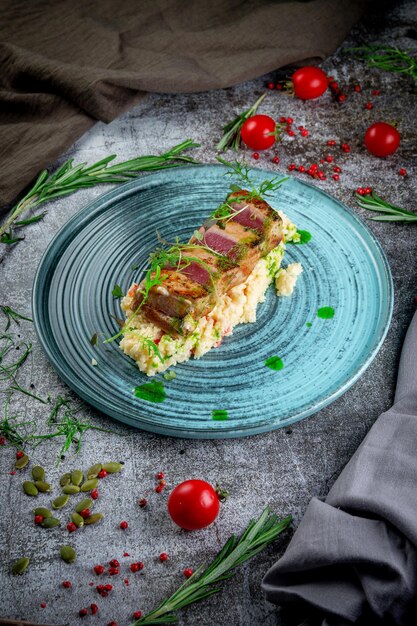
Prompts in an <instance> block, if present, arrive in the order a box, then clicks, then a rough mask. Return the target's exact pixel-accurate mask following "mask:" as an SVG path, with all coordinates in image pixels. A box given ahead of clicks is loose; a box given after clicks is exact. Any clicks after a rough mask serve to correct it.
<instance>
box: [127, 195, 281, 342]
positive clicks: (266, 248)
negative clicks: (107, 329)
mask: <svg viewBox="0 0 417 626" xmlns="http://www.w3.org/2000/svg"><path fill="white" fill-rule="evenodd" d="M222 206H223V208H224V207H226V211H223V212H222V217H219V218H218V219H215V218H214V219H211V220H209V221H208V222H207V223H205V224H204V225H203V226H201V227H200V228H199V230H198V231H197V232H195V233H194V235H193V237H192V238H191V239H190V241H189V243H188V244H186V245H185V246H181V244H179V245H178V246H174V247H173V249H174V250H177V249H178V254H177V259H178V260H177V259H176V266H175V267H172V266H168V265H166V266H164V267H161V270H162V271H161V277H160V278H161V280H162V282H161V284H159V285H155V286H154V287H152V288H151V289H150V291H149V294H148V298H147V299H146V302H144V303H143V304H142V300H143V295H142V293H141V290H142V287H143V283H141V284H140V285H139V286H138V287H137V288H136V293H135V295H134V299H133V302H132V305H131V308H132V310H136V309H137V308H138V307H139V306H140V305H141V304H142V306H141V312H143V314H144V315H145V316H146V317H147V318H148V319H149V320H150V321H152V322H154V323H155V324H157V325H158V326H159V327H160V328H161V329H162V330H164V331H166V332H169V333H170V334H173V335H176V334H182V335H184V334H187V332H190V330H189V329H192V324H190V323H189V321H190V319H194V320H198V319H199V318H200V317H202V316H203V315H207V313H209V312H210V311H211V310H212V309H213V308H214V307H215V306H216V303H217V302H218V301H219V299H221V298H222V296H223V295H224V294H225V293H226V292H227V290H228V289H230V288H231V287H234V286H236V285H238V284H240V283H242V282H244V281H245V279H246V278H247V276H249V274H250V273H251V272H252V270H253V269H254V267H255V265H256V264H257V262H258V261H259V259H260V258H262V257H264V256H266V255H267V254H268V253H269V252H270V251H271V250H273V248H275V247H276V246H277V245H278V244H279V243H280V241H281V240H282V220H281V217H280V216H279V214H278V213H277V212H276V211H274V210H273V209H272V207H270V206H269V204H268V203H267V202H265V201H264V200H261V199H260V198H254V197H253V196H252V195H251V194H250V192H248V191H246V190H243V189H242V190H239V191H236V192H234V193H232V194H230V195H229V196H228V197H227V199H226V203H225V204H224V205H222ZM190 316H191V318H190ZM187 320H188V323H187Z"/></svg>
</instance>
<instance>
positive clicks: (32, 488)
mask: <svg viewBox="0 0 417 626" xmlns="http://www.w3.org/2000/svg"><path fill="white" fill-rule="evenodd" d="M22 487H23V491H24V492H25V494H26V495H27V496H37V495H38V493H39V491H38V488H37V487H36V485H35V483H32V481H30V480H25V482H24V483H23V485H22Z"/></svg>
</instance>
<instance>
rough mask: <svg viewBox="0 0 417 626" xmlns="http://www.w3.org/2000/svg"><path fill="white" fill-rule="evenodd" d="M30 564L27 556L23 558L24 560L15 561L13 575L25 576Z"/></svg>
mask: <svg viewBox="0 0 417 626" xmlns="http://www.w3.org/2000/svg"><path fill="white" fill-rule="evenodd" d="M29 563H30V560H29V559H28V558H27V556H22V558H20V559H17V561H15V562H14V563H13V565H12V574H17V575H19V576H20V575H21V574H24V573H25V571H26V570H27V567H28V565H29Z"/></svg>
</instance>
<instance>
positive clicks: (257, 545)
mask: <svg viewBox="0 0 417 626" xmlns="http://www.w3.org/2000/svg"><path fill="white" fill-rule="evenodd" d="M290 522H291V517H286V518H284V519H282V520H279V519H278V518H277V516H276V515H275V514H273V513H271V512H270V510H269V509H268V508H266V509H264V511H263V512H262V513H261V515H260V517H259V518H258V519H257V520H251V521H250V523H249V525H248V526H247V528H246V530H245V531H244V532H243V533H242V535H241V536H240V537H239V538H238V537H235V536H234V535H233V536H232V537H230V539H228V541H226V543H225V545H224V546H223V548H222V549H221V550H220V552H219V553H218V554H217V556H216V557H215V558H214V559H213V561H212V562H211V563H210V564H209V565H208V566H207V567H206V568H205V569H204V567H203V566H201V567H199V568H198V569H197V570H196V571H195V572H194V574H193V575H192V576H190V578H188V579H187V580H186V581H185V582H184V583H183V584H182V585H181V586H180V587H179V588H178V589H177V590H176V591H174V593H173V594H172V595H171V596H170V597H169V598H167V599H165V600H163V601H162V602H161V604H160V605H159V606H158V607H157V608H156V609H154V610H153V611H151V612H150V613H147V614H146V615H144V616H143V617H141V618H140V619H139V620H137V621H136V622H135V623H134V626H142V625H143V626H145V625H146V626H151V625H154V624H174V623H176V622H177V617H176V616H175V613H176V611H178V610H180V609H182V608H184V607H186V606H189V605H190V604H193V603H194V602H199V601H201V600H204V599H206V598H209V597H210V596H212V595H214V594H216V593H218V592H219V591H220V587H219V586H218V584H219V583H221V582H223V581H224V580H228V579H229V578H231V577H232V576H233V575H234V573H235V569H236V567H238V566H239V565H241V564H242V563H245V561H247V560H248V559H251V558H252V557H253V556H255V554H258V552H260V551H261V550H264V549H265V548H266V547H267V546H268V545H269V544H270V543H272V542H273V541H275V540H276V539H277V537H278V535H280V533H282V531H283V530H285V529H286V528H287V527H288V525H289V524H290Z"/></svg>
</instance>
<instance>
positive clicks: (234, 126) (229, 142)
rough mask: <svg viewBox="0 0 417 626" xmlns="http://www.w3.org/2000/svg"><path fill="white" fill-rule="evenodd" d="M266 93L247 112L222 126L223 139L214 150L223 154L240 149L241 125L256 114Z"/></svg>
mask: <svg viewBox="0 0 417 626" xmlns="http://www.w3.org/2000/svg"><path fill="white" fill-rule="evenodd" d="M265 96H266V93H263V94H262V95H261V96H259V98H258V99H257V101H256V102H255V104H253V105H252V106H251V107H250V108H249V109H248V110H247V111H244V112H243V113H240V115H238V116H237V117H235V118H234V119H233V120H232V121H231V122H228V124H226V125H225V126H223V133H224V134H223V137H222V138H221V139H220V141H219V143H218V144H217V146H216V148H217V150H219V151H220V152H224V150H227V149H228V148H231V149H232V150H239V148H240V142H241V139H240V131H241V128H242V126H243V124H244V123H245V122H246V120H247V119H248V118H249V117H252V115H254V114H255V113H256V110H257V108H258V106H259V105H260V104H261V102H262V100H263V99H264V98H265Z"/></svg>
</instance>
